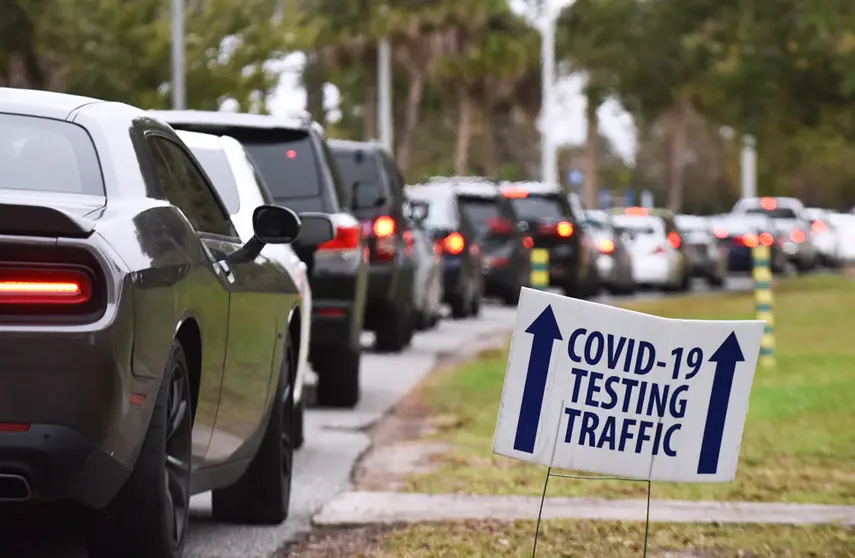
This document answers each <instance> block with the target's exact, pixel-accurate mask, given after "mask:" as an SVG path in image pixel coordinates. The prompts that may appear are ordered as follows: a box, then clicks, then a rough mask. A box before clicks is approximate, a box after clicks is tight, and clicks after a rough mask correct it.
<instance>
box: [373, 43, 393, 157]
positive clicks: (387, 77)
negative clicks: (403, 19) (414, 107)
mask: <svg viewBox="0 0 855 558" xmlns="http://www.w3.org/2000/svg"><path fill="white" fill-rule="evenodd" d="M391 58H392V55H391V49H390V47H389V38H388V37H382V38H381V39H380V43H379V44H378V45H377V81H378V83H377V91H378V96H377V101H378V102H377V104H378V107H377V128H378V129H379V132H380V142H381V143H382V144H383V145H384V146H385V147H386V149H388V150H389V152H390V153H394V152H395V148H394V145H395V144H394V137H393V134H394V128H393V127H392V60H391Z"/></svg>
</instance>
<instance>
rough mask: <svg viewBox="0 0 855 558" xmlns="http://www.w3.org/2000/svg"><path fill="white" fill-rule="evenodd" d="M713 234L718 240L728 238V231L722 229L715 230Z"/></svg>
mask: <svg viewBox="0 0 855 558" xmlns="http://www.w3.org/2000/svg"><path fill="white" fill-rule="evenodd" d="M713 234H714V235H715V237H716V238H727V231H726V230H725V229H723V228H721V227H716V228H714V229H713Z"/></svg>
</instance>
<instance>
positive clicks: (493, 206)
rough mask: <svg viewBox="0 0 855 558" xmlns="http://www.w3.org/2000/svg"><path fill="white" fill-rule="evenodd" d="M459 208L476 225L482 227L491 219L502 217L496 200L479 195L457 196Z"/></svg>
mask: <svg viewBox="0 0 855 558" xmlns="http://www.w3.org/2000/svg"><path fill="white" fill-rule="evenodd" d="M457 201H458V203H459V204H460V209H461V211H463V214H464V215H466V218H467V219H469V220H470V221H472V224H473V225H475V226H476V227H482V226H484V225H486V224H487V222H488V221H490V220H491V219H501V218H502V217H503V215H502V211H501V208H500V207H499V204H498V201H497V200H491V199H488V198H481V197H467V196H460V197H458V198H457Z"/></svg>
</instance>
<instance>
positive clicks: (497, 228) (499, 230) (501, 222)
mask: <svg viewBox="0 0 855 558" xmlns="http://www.w3.org/2000/svg"><path fill="white" fill-rule="evenodd" d="M487 226H488V227H489V228H490V232H492V233H495V234H508V233H510V232H511V231H512V230H513V229H514V226H513V225H512V224H511V222H510V221H508V220H507V219H502V218H496V219H490V220H489V221H487Z"/></svg>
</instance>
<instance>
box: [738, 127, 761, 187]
mask: <svg viewBox="0 0 855 558" xmlns="http://www.w3.org/2000/svg"><path fill="white" fill-rule="evenodd" d="M741 167H742V169H741V170H742V197H743V198H754V197H757V141H756V140H755V139H754V136H751V135H748V134H745V135H744V136H742V157H741Z"/></svg>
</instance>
